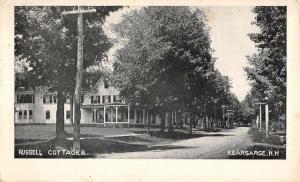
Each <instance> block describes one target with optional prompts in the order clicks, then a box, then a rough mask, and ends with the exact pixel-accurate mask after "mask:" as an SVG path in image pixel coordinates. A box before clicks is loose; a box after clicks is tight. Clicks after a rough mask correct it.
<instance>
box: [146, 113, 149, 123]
mask: <svg viewBox="0 0 300 182" xmlns="http://www.w3.org/2000/svg"><path fill="white" fill-rule="evenodd" d="M146 122H147V123H148V122H149V112H148V111H147V114H146Z"/></svg>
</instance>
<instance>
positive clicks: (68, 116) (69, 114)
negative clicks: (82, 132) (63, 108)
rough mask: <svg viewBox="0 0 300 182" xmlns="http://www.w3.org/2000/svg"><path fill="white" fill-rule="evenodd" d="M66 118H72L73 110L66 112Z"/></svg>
mask: <svg viewBox="0 0 300 182" xmlns="http://www.w3.org/2000/svg"><path fill="white" fill-rule="evenodd" d="M66 118H67V119H70V118H71V112H70V111H69V110H68V111H67V112H66Z"/></svg>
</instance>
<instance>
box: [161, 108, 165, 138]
mask: <svg viewBox="0 0 300 182" xmlns="http://www.w3.org/2000/svg"><path fill="white" fill-rule="evenodd" d="M159 115H160V120H161V121H160V133H161V134H164V133H165V124H166V121H165V112H164V111H163V110H161V111H160V112H159Z"/></svg>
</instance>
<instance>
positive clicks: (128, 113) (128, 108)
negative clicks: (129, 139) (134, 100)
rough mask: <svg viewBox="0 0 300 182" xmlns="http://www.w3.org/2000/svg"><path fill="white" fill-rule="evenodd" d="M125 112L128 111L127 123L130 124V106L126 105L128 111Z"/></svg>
mask: <svg viewBox="0 0 300 182" xmlns="http://www.w3.org/2000/svg"><path fill="white" fill-rule="evenodd" d="M127 111H128V114H127V115H128V123H129V122H130V105H129V104H128V109H127Z"/></svg>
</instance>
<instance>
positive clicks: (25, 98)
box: [17, 94, 34, 103]
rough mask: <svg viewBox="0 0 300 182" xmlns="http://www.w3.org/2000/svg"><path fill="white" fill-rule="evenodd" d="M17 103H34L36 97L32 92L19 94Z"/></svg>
mask: <svg viewBox="0 0 300 182" xmlns="http://www.w3.org/2000/svg"><path fill="white" fill-rule="evenodd" d="M17 103H34V97H33V95H32V94H20V95H17Z"/></svg>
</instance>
